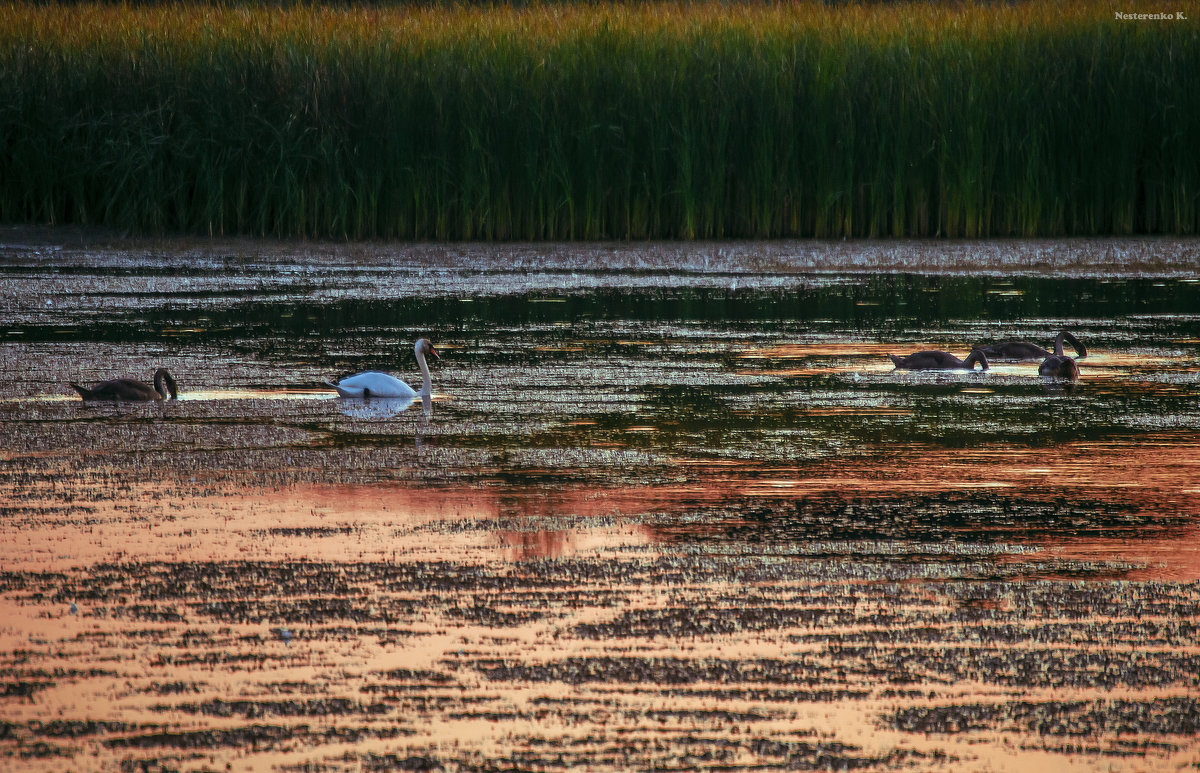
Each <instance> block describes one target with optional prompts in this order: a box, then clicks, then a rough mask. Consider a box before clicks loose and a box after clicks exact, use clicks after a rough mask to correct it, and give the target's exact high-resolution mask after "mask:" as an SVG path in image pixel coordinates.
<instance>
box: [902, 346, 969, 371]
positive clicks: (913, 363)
mask: <svg viewBox="0 0 1200 773" xmlns="http://www.w3.org/2000/svg"><path fill="white" fill-rule="evenodd" d="M888 357H890V358H891V360H892V364H894V365H895V366H896V367H897V368H903V369H904V370H959V369H963V370H975V363H977V362H978V363H979V364H980V365H982V366H983V367H981V368H980V370H987V369H988V361H987V357H986V356H985V355H984V353H983V352H981V351H979V350H978V349H975V350H973V351H972V352H971V353H970V354H968V355H967V359H965V360H960V359H958V358H957V357H955V356H954V355H953V354H951V353H950V352H942V351H937V350H933V349H927V350H925V351H922V352H913V353H912V354H910V355H908V356H907V357H897V356H896V355H894V354H889V355H888Z"/></svg>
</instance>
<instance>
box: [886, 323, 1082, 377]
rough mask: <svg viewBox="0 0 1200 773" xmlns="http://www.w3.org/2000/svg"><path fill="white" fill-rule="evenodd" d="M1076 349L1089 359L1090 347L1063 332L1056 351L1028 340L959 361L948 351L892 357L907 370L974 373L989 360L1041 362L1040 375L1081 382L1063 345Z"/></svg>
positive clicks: (1003, 344) (982, 350)
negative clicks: (977, 366)
mask: <svg viewBox="0 0 1200 773" xmlns="http://www.w3.org/2000/svg"><path fill="white" fill-rule="evenodd" d="M1064 341H1066V342H1067V343H1069V344H1071V346H1073V347H1075V354H1076V355H1077V357H1078V358H1083V357H1087V348H1086V347H1084V345H1083V344H1081V343H1080V342H1079V339H1078V338H1076V337H1075V336H1073V335H1071V334H1070V333H1068V332H1067V331H1065V330H1064V331H1062V332H1061V333H1059V334H1058V336H1057V337H1056V338H1055V339H1054V351H1053V352H1051V351H1048V350H1046V349H1043V348H1042V347H1040V346H1038V345H1037V344H1035V343H1030V342H1029V341H1000V342H998V343H994V344H988V345H987V346H979V347H976V348H975V349H973V350H971V353H970V354H969V355H967V359H965V360H960V359H958V358H957V357H955V356H954V355H953V354H950V353H949V352H942V351H936V350H927V351H923V352H913V353H912V354H910V355H908V356H907V357H897V356H896V355H894V354H889V355H888V357H890V358H891V360H892V362H893V363H894V364H895V366H896V367H897V368H904V369H905V370H956V369H958V368H964V369H966V370H974V369H975V363H979V364H980V365H982V366H983V367H982V370H987V369H988V360H989V359H991V360H1041V361H1042V364H1041V365H1039V366H1038V375H1039V376H1045V377H1047V378H1054V379H1062V380H1065V381H1076V380H1078V379H1079V365H1077V364H1076V363H1075V359H1076V357H1069V356H1067V355H1065V354H1063V342H1064Z"/></svg>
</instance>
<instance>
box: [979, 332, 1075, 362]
mask: <svg viewBox="0 0 1200 773" xmlns="http://www.w3.org/2000/svg"><path fill="white" fill-rule="evenodd" d="M1056 340H1057V346H1058V353H1059V354H1062V342H1063V341H1066V342H1067V343H1069V344H1071V346H1074V347H1075V353H1076V354H1077V355H1078V356H1079V357H1087V347H1085V346H1084V345H1083V344H1082V343H1080V342H1079V339H1078V338H1076V337H1075V336H1073V335H1071V334H1070V333H1068V332H1067V331H1066V330H1064V331H1062V332H1061V333H1059V334H1058V338H1057V339H1056ZM976 348H977V349H978V350H979V351H981V352H983V353H984V354H985V355H987V357H988V359H989V360H1041V359H1045V358H1046V357H1049V356H1050V355H1051V354H1053V352H1051V351H1050V350H1049V349H1043V348H1042V347H1040V346H1038V345H1037V344H1035V343H1031V342H1029V341H997V342H996V343H994V344H987V345H986V346H978V347H976Z"/></svg>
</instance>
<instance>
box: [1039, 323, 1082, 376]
mask: <svg viewBox="0 0 1200 773" xmlns="http://www.w3.org/2000/svg"><path fill="white" fill-rule="evenodd" d="M1068 337H1069V338H1070V339H1071V340H1072V341H1074V336H1072V335H1071V334H1070V333H1067V332H1065V331H1064V332H1062V333H1059V334H1058V337H1057V338H1055V339H1054V354H1051V355H1050V356H1049V357H1047V358H1046V359H1045V360H1043V361H1042V364H1041V365H1039V366H1038V375H1039V376H1044V377H1046V378H1053V379H1060V380H1065V381H1078V380H1079V366H1078V365H1077V364H1075V359H1073V358H1071V357H1068V356H1066V355H1065V354H1063V339H1064V338H1068ZM1080 348H1082V347H1080V346H1079V345H1078V342H1076V346H1075V350H1076V351H1079V349H1080ZM1085 355H1086V352H1085V353H1084V354H1080V355H1079V356H1080V357H1083V356H1085Z"/></svg>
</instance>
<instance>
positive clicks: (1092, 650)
mask: <svg viewBox="0 0 1200 773" xmlns="http://www.w3.org/2000/svg"><path fill="white" fill-rule="evenodd" d="M1198 452H1200V444H1198V443H1196V442H1194V441H1192V440H1190V439H1184V440H1181V439H1179V438H1177V437H1176V438H1173V437H1170V436H1161V437H1147V438H1144V439H1139V440H1137V441H1120V440H1111V441H1104V442H1088V443H1073V444H1064V445H1060V446H1055V447H1049V448H1035V449H1030V448H1025V449H1018V448H1012V447H989V446H987V445H980V446H978V447H975V448H972V449H955V450H946V449H938V448H930V447H923V446H920V445H917V444H909V445H898V446H893V447H888V448H884V449H875V451H874V452H873V453H872V454H870V455H867V454H864V455H862V456H860V457H858V458H854V459H849V460H840V461H837V462H823V463H817V464H811V465H807V466H805V467H795V468H787V467H781V466H778V465H775V466H770V465H761V464H756V463H752V462H736V461H728V460H727V461H724V462H709V461H706V460H702V459H680V460H678V461H677V462H676V467H677V472H678V475H677V478H678V481H677V482H667V483H662V484H655V485H636V486H634V485H629V486H620V485H614V486H590V485H572V484H561V485H549V484H547V485H540V486H524V487H522V486H516V485H512V484H503V485H502V484H487V483H483V484H478V485H471V486H464V485H451V484H436V485H426V486H419V485H412V484H378V483H377V484H370V485H344V484H343V485H336V484H320V483H310V484H297V485H292V486H285V487H279V488H267V487H247V488H244V489H239V488H236V487H232V486H229V485H224V484H223V485H220V486H214V487H213V489H212V490H210V491H208V492H207V493H197V494H192V495H187V496H179V495H177V494H172V490H171V487H170V486H169V485H168V484H156V485H148V486H147V487H145V488H144V489H143V490H140V491H134V492H130V493H129V496H128V497H125V498H122V499H118V500H108V501H105V500H97V499H93V500H90V501H89V502H87V504H88V507H87V508H85V509H83V510H82V511H80V510H73V509H71V508H66V509H64V510H63V511H62V512H61V513H59V514H54V513H50V514H43V516H42V517H39V518H37V519H32V518H27V519H21V518H11V519H9V520H7V521H5V522H4V524H3V531H4V535H3V536H4V539H3V540H2V541H0V562H2V564H3V566H4V569H5V577H6V578H7V579H6V583H7V584H6V588H5V594H4V596H3V601H2V604H3V611H4V614H3V620H4V623H3V626H2V627H0V642H2V646H0V652H2V653H4V655H3V660H2V661H0V662H2V664H3V669H4V673H5V674H6V675H7V676H6V679H7V682H6V683H7V684H8V685H9V687H8V691H9V696H10V697H7V698H5V699H4V703H3V705H4V708H5V711H4V720H5V721H6V722H8V723H13V724H12V727H13V728H15V729H13V730H11V731H10V736H9V739H8V740H7V741H4V742H3V743H4V744H5V745H4V746H3V747H0V748H3V749H4V753H5V754H7V755H8V758H9V760H12V761H17V760H19V763H20V767H21V768H22V769H29V770H51V769H62V768H63V767H67V768H71V767H75V766H78V767H83V768H97V769H118V768H122V767H129V766H130V765H141V764H145V765H150V766H153V765H157V764H169V765H171V766H178V767H182V768H186V769H208V768H211V767H219V768H225V767H226V766H228V767H229V768H230V769H233V770H263V769H280V770H287V769H296V766H305V765H312V764H320V765H322V766H324V768H323V769H330V770H351V769H356V766H358V765H363V766H364V767H370V766H375V767H377V768H379V769H388V766H389V765H394V767H396V768H397V769H408V768H406V767H404V766H409V767H412V766H417V767H419V766H421V765H428V766H433V765H442V766H443V767H452V768H461V767H471V766H484V767H487V766H489V765H492V764H494V761H496V760H501V759H512V758H513V756H514V755H517V756H518V757H520V758H521V759H525V760H526V762H525V763H520V764H518V765H517V767H524V766H525V765H526V764H528V765H529V766H530V767H538V768H543V767H547V766H549V767H551V768H553V767H555V765H557V764H559V763H558V762H556V761H558V760H561V764H562V765H564V766H583V767H586V768H591V769H625V768H627V767H629V766H630V765H631V764H632V766H633V767H644V766H647V765H658V764H667V762H668V760H669V759H677V760H685V761H686V760H688V759H694V760H707V761H708V762H706V763H705V764H709V762H712V761H714V760H719V761H720V764H721V765H722V766H723V767H727V768H730V769H738V768H740V767H754V766H762V765H766V766H767V767H790V766H797V765H802V764H807V762H806V761H816V760H820V759H831V760H841V761H842V764H854V765H860V766H866V767H890V766H892V765H894V764H903V765H906V766H910V767H916V768H922V769H923V768H940V769H953V770H996V769H1004V770H1017V769H1020V770H1056V769H1059V767H1058V766H1060V765H1061V764H1062V761H1063V754H1064V749H1066V748H1067V747H1070V746H1071V745H1073V744H1076V743H1078V742H1079V741H1078V740H1077V738H1078V736H1077V735H1075V734H1074V733H1075V732H1076V731H1074V730H1073V731H1071V732H1066V731H1065V730H1064V731H1062V732H1060V731H1058V730H1055V728H1057V727H1060V726H1061V727H1062V728H1078V732H1081V733H1086V738H1087V743H1088V744H1091V745H1093V746H1095V747H1096V748H1099V749H1107V750H1109V751H1110V752H1111V753H1108V754H1101V755H1098V756H1073V757H1072V758H1071V759H1072V766H1073V767H1074V768H1077V769H1082V770H1100V769H1108V768H1109V767H1110V766H1112V765H1113V761H1114V760H1116V761H1118V762H1119V761H1120V760H1121V759H1123V758H1122V757H1119V756H1113V754H1115V753H1116V752H1118V751H1120V750H1128V749H1130V748H1136V749H1139V750H1140V751H1139V756H1138V758H1137V759H1138V760H1139V761H1140V762H1141V763H1144V764H1147V765H1150V766H1153V767H1157V766H1160V765H1161V766H1164V767H1169V766H1173V765H1180V764H1182V765H1190V764H1195V763H1196V762H1197V761H1200V756H1198V755H1200V743H1198V742H1197V741H1196V736H1195V735H1194V734H1190V732H1185V731H1187V729H1188V728H1189V727H1190V726H1189V725H1188V724H1187V722H1186V720H1184V719H1182V718H1181V717H1182V716H1184V715H1181V714H1180V712H1185V714H1186V711H1187V706H1188V705H1190V703H1188V701H1190V700H1192V699H1193V698H1194V696H1195V694H1196V690H1197V688H1198V686H1200V685H1198V684H1197V682H1196V679H1197V677H1196V673H1198V672H1197V670H1196V669H1195V668H1193V666H1194V665H1195V664H1197V663H1200V647H1197V645H1196V640H1195V638H1194V636H1195V633H1196V630H1197V623H1198V621H1197V617H1196V613H1197V610H1200V591H1197V587H1196V585H1195V584H1194V583H1195V582H1197V581H1198V580H1200V556H1198V552H1197V549H1196V547H1197V544H1198V537H1200V528H1198V525H1197V520H1196V509H1195V505H1194V504H1193V503H1194V502H1195V501H1196V494H1197V492H1198V491H1200V476H1198V475H1197V473H1198V472H1200V470H1198V465H1200V453H1198ZM63 485H73V484H71V483H70V481H66V482H64V483H63ZM955 492H959V493H962V494H963V495H964V496H966V497H968V498H967V499H965V500H962V501H965V502H968V503H974V502H983V503H985V505H987V506H988V507H993V508H996V511H997V512H1005V510H1004V508H1005V507H1006V506H1007V503H1010V502H1011V503H1020V504H1021V506H1036V505H1038V503H1047V506H1048V507H1054V508H1059V509H1061V508H1069V507H1070V506H1071V503H1073V502H1081V503H1084V506H1085V507H1112V508H1114V511H1113V512H1114V513H1116V515H1115V516H1114V518H1115V519H1117V520H1115V521H1114V524H1115V525H1114V526H1113V527H1112V529H1110V530H1109V532H1107V533H1106V532H1103V531H1100V532H1099V533H1096V530H1094V529H1089V530H1084V531H1082V532H1080V533H1071V530H1070V529H1068V528H1064V529H1062V530H1059V531H1057V532H1054V531H1051V530H1046V529H1036V528H1034V529H1031V530H1030V531H1029V532H1028V533H1027V534H1024V536H1023V532H1022V529H1021V526H1020V524H1019V523H1018V524H1016V525H1014V524H1012V523H1006V524H1004V525H1003V527H1002V528H1001V532H1002V534H1003V539H1002V540H1001V542H1000V543H998V544H991V543H989V542H988V541H987V539H988V534H989V533H990V528H989V526H988V524H987V523H986V519H987V517H988V516H987V513H986V512H985V513H983V514H982V515H977V516H976V517H974V520H971V521H970V522H969V523H964V524H961V525H956V523H957V521H955V520H954V519H953V518H948V519H946V520H945V523H943V524H941V525H939V526H938V531H937V532H936V533H937V535H938V536H937V539H938V540H941V542H940V544H925V543H919V541H912V542H911V543H905V542H903V541H899V542H897V541H895V540H891V539H883V538H877V539H871V538H867V537H863V536H862V535H859V536H857V537H855V538H854V539H853V540H852V541H851V542H849V543H843V542H839V541H838V539H839V532H838V530H837V525H836V523H835V524H834V525H833V526H831V527H830V531H829V532H828V533H825V532H822V533H821V534H820V535H819V536H820V537H821V538H822V539H823V540H824V541H817V542H813V541H812V540H807V541H800V542H798V543H795V545H793V543H791V542H789V541H788V540H787V538H786V535H787V534H791V533H796V534H804V533H806V532H805V529H807V528H810V525H809V524H806V523H805V522H804V517H805V516H804V515H803V514H804V513H807V512H809V510H804V509H796V510H794V511H793V510H787V509H786V508H789V507H796V508H800V507H801V505H802V504H803V505H804V506H814V507H816V506H818V505H819V506H820V507H826V506H829V507H835V510H836V512H842V510H844V511H845V512H847V513H851V514H852V513H853V512H855V510H854V508H856V507H860V506H861V505H862V503H868V502H871V503H876V504H881V505H887V503H889V502H892V503H896V506H897V508H898V509H897V510H896V513H897V514H896V515H895V516H894V517H896V518H906V517H907V516H906V515H905V514H904V513H905V508H906V507H908V505H906V504H905V503H909V502H916V501H924V500H920V499H919V498H920V497H922V496H925V495H936V496H942V495H951V496H952V497H953V496H957V495H956V494H955ZM913 497H918V499H914V498H913ZM977 497H982V499H977ZM83 499H86V497H85V496H83V494H82V493H81V494H80V496H79V498H78V500H77V504H78V503H79V502H80V501H81V500H83ZM932 501H934V502H935V503H936V502H940V501H942V500H937V499H935V500H932ZM947 501H950V502H957V501H959V500H957V499H953V498H952V499H951V500H947ZM772 503H775V504H772ZM813 503H816V504H815V505H814V504H813ZM776 505H778V506H780V507H783V508H784V509H781V510H776V509H772V508H773V507H775V506H776ZM972 506H974V505H972ZM820 507H818V509H817V510H816V511H814V512H819V513H820V512H827V511H826V510H821V509H820ZM939 507H941V505H939ZM763 508H766V511H765V512H766V514H765V515H764V514H763V512H760V510H762V509H763ZM836 508H842V509H841V510H838V509H836ZM889 512H890V511H889ZM931 512H934V511H931ZM939 512H940V511H939ZM1163 516H1169V518H1167V520H1166V521H1163V520H1162V517H1163ZM846 517H851V518H852V517H853V516H852V515H849V516H846ZM935 517H941V516H936V513H935ZM752 519H757V520H753V524H754V528H755V529H756V530H757V531H758V532H759V533H765V534H768V535H769V534H771V533H772V532H771V529H772V528H775V529H780V530H781V531H779V532H778V534H780V535H784V536H780V537H778V538H769V539H765V541H764V540H750V541H743V537H741V536H739V535H741V534H745V533H747V530H746V528H745V527H746V524H748V523H750V522H751V520H752ZM764 519H766V520H764ZM932 539H933V538H932V537H931V540H932ZM981 540H982V541H981ZM918 543H919V544H918ZM796 546H799V547H804V548H805V551H807V552H804V551H802V552H799V553H796V552H793V551H792V548H793V547H796ZM814 546H816V547H814ZM817 548H819V550H818V549H817ZM893 553H895V555H897V556H901V557H903V556H909V557H908V558H905V559H904V561H903V562H902V563H900V564H897V563H895V561H893V560H892V559H888V558H887V556H889V555H892V554H893ZM910 554H911V555H910ZM905 567H907V568H905ZM1106 567H1108V568H1106ZM897 572H898V573H897ZM1089 573H1091V574H1089ZM1128 580H1139V581H1152V582H1149V583H1145V582H1140V583H1129V582H1128ZM1050 581H1057V583H1058V590H1056V591H1055V592H1053V593H1049V592H1048V590H1049V588H1048V586H1046V583H1047V582H1050ZM1189 583H1192V584H1189ZM72 605H74V606H72ZM1131 651H1132V652H1138V653H1141V654H1139V655H1138V656H1137V658H1136V665H1135V666H1132V667H1131V666H1128V665H1126V664H1125V663H1126V659H1127V658H1128V656H1129V653H1130V652H1131ZM1031 658H1032V659H1034V660H1033V661H1031V660H1030V659H1031ZM1031 662H1041V663H1042V664H1043V665H1042V666H1041V668H1042V669H1046V670H1039V669H1034V670H1029V664H1030V663H1031ZM1129 668H1133V670H1132V671H1128V673H1127V669H1129ZM1150 676H1153V678H1150ZM1137 707H1141V708H1140V709H1139V708H1137ZM1135 710H1136V711H1141V712H1143V714H1140V715H1139V716H1151V717H1159V719H1158V720H1155V722H1157V724H1153V723H1152V724H1151V726H1152V727H1160V728H1163V730H1162V732H1151V733H1148V734H1147V733H1128V732H1126V731H1124V730H1114V729H1113V728H1120V727H1124V726H1125V725H1127V724H1128V723H1129V721H1130V720H1129V719H1128V717H1129V716H1132V715H1131V713H1130V712H1134V711H1135ZM1147 712H1148V714H1147ZM101 718H103V719H104V722H106V723H108V724H99V725H98V724H97V722H98V721H99V719H101ZM52 723H58V724H52ZM54 728H57V730H55V729H54ZM914 728H916V730H914ZM1030 728H1035V730H1030ZM1171 728H1178V732H1175V731H1172V730H1171ZM47 729H50V730H49V732H51V733H58V734H57V735H54V734H49V735H48V734H47ZM39 733H40V736H39V735H38V734H39ZM35 743H43V744H45V746H42V747H35V746H33V745H32V744H35ZM546 748H553V749H555V750H556V751H554V752H553V753H552V754H551V756H549V757H546V756H543V754H544V752H543V750H544V749H546ZM34 749H41V751H39V752H34V751H33V750H34ZM617 749H620V750H621V751H620V752H617V751H616V750H617ZM522 755H524V756H522ZM138 760H141V761H142V762H137V761H138ZM530 760H533V762H529V761H530ZM64 763H65V764H64ZM1117 767H1120V765H1117Z"/></svg>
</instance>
